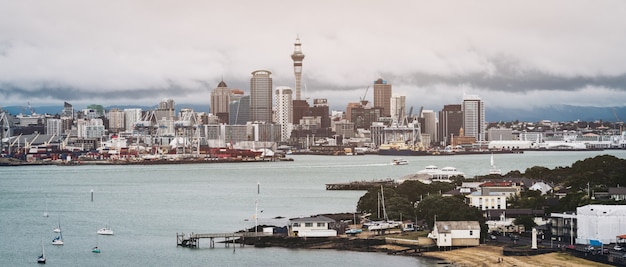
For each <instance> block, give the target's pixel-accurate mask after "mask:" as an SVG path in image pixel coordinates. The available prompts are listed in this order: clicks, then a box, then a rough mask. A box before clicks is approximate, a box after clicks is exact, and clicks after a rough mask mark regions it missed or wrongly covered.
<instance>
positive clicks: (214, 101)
mask: <svg viewBox="0 0 626 267" xmlns="http://www.w3.org/2000/svg"><path fill="white" fill-rule="evenodd" d="M231 94H232V91H231V89H230V88H228V85H226V83H225V82H224V81H221V82H220V83H219V84H218V85H217V87H216V88H215V89H213V91H211V107H210V108H211V109H210V110H211V113H213V115H215V116H217V117H219V118H220V120H221V121H223V122H228V121H229V118H228V117H229V116H228V112H229V103H230V96H231Z"/></svg>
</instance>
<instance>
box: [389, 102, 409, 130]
mask: <svg viewBox="0 0 626 267" xmlns="http://www.w3.org/2000/svg"><path fill="white" fill-rule="evenodd" d="M406 114H407V110H406V96H403V95H395V96H392V97H391V118H392V119H393V120H394V121H395V122H397V123H398V124H403V123H404V120H405V117H406Z"/></svg>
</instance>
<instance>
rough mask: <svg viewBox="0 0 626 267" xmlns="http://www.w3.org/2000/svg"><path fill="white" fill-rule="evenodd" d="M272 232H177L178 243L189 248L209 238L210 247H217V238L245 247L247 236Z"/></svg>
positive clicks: (266, 234) (226, 243) (264, 234)
mask: <svg viewBox="0 0 626 267" xmlns="http://www.w3.org/2000/svg"><path fill="white" fill-rule="evenodd" d="M269 235H272V234H271V233H263V232H238V233H211V234H196V233H191V234H185V233H180V234H179V233H176V245H177V246H180V247H188V248H197V247H198V246H199V245H200V239H209V247H211V248H214V247H215V239H223V243H224V245H225V246H226V247H228V246H229V245H230V243H232V244H233V245H234V244H235V243H239V246H241V247H243V246H244V245H245V242H244V240H245V238H246V237H252V238H254V237H261V236H269ZM236 240H240V242H235V241H236Z"/></svg>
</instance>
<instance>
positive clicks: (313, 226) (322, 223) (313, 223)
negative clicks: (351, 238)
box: [289, 215, 337, 237]
mask: <svg viewBox="0 0 626 267" xmlns="http://www.w3.org/2000/svg"><path fill="white" fill-rule="evenodd" d="M335 223H336V221H335V220H333V219H331V218H328V217H326V216H322V215H317V216H311V217H304V218H294V219H289V229H290V231H289V235H290V236H299V237H331V236H337V230H335V229H331V228H332V227H333V225H334V224H335Z"/></svg>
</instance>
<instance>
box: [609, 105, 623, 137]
mask: <svg viewBox="0 0 626 267" xmlns="http://www.w3.org/2000/svg"><path fill="white" fill-rule="evenodd" d="M611 111H613V115H614V116H615V124H616V125H618V126H619V132H620V133H621V132H622V127H623V126H624V122H623V121H621V120H620V119H619V116H617V111H616V110H615V108H611Z"/></svg>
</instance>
